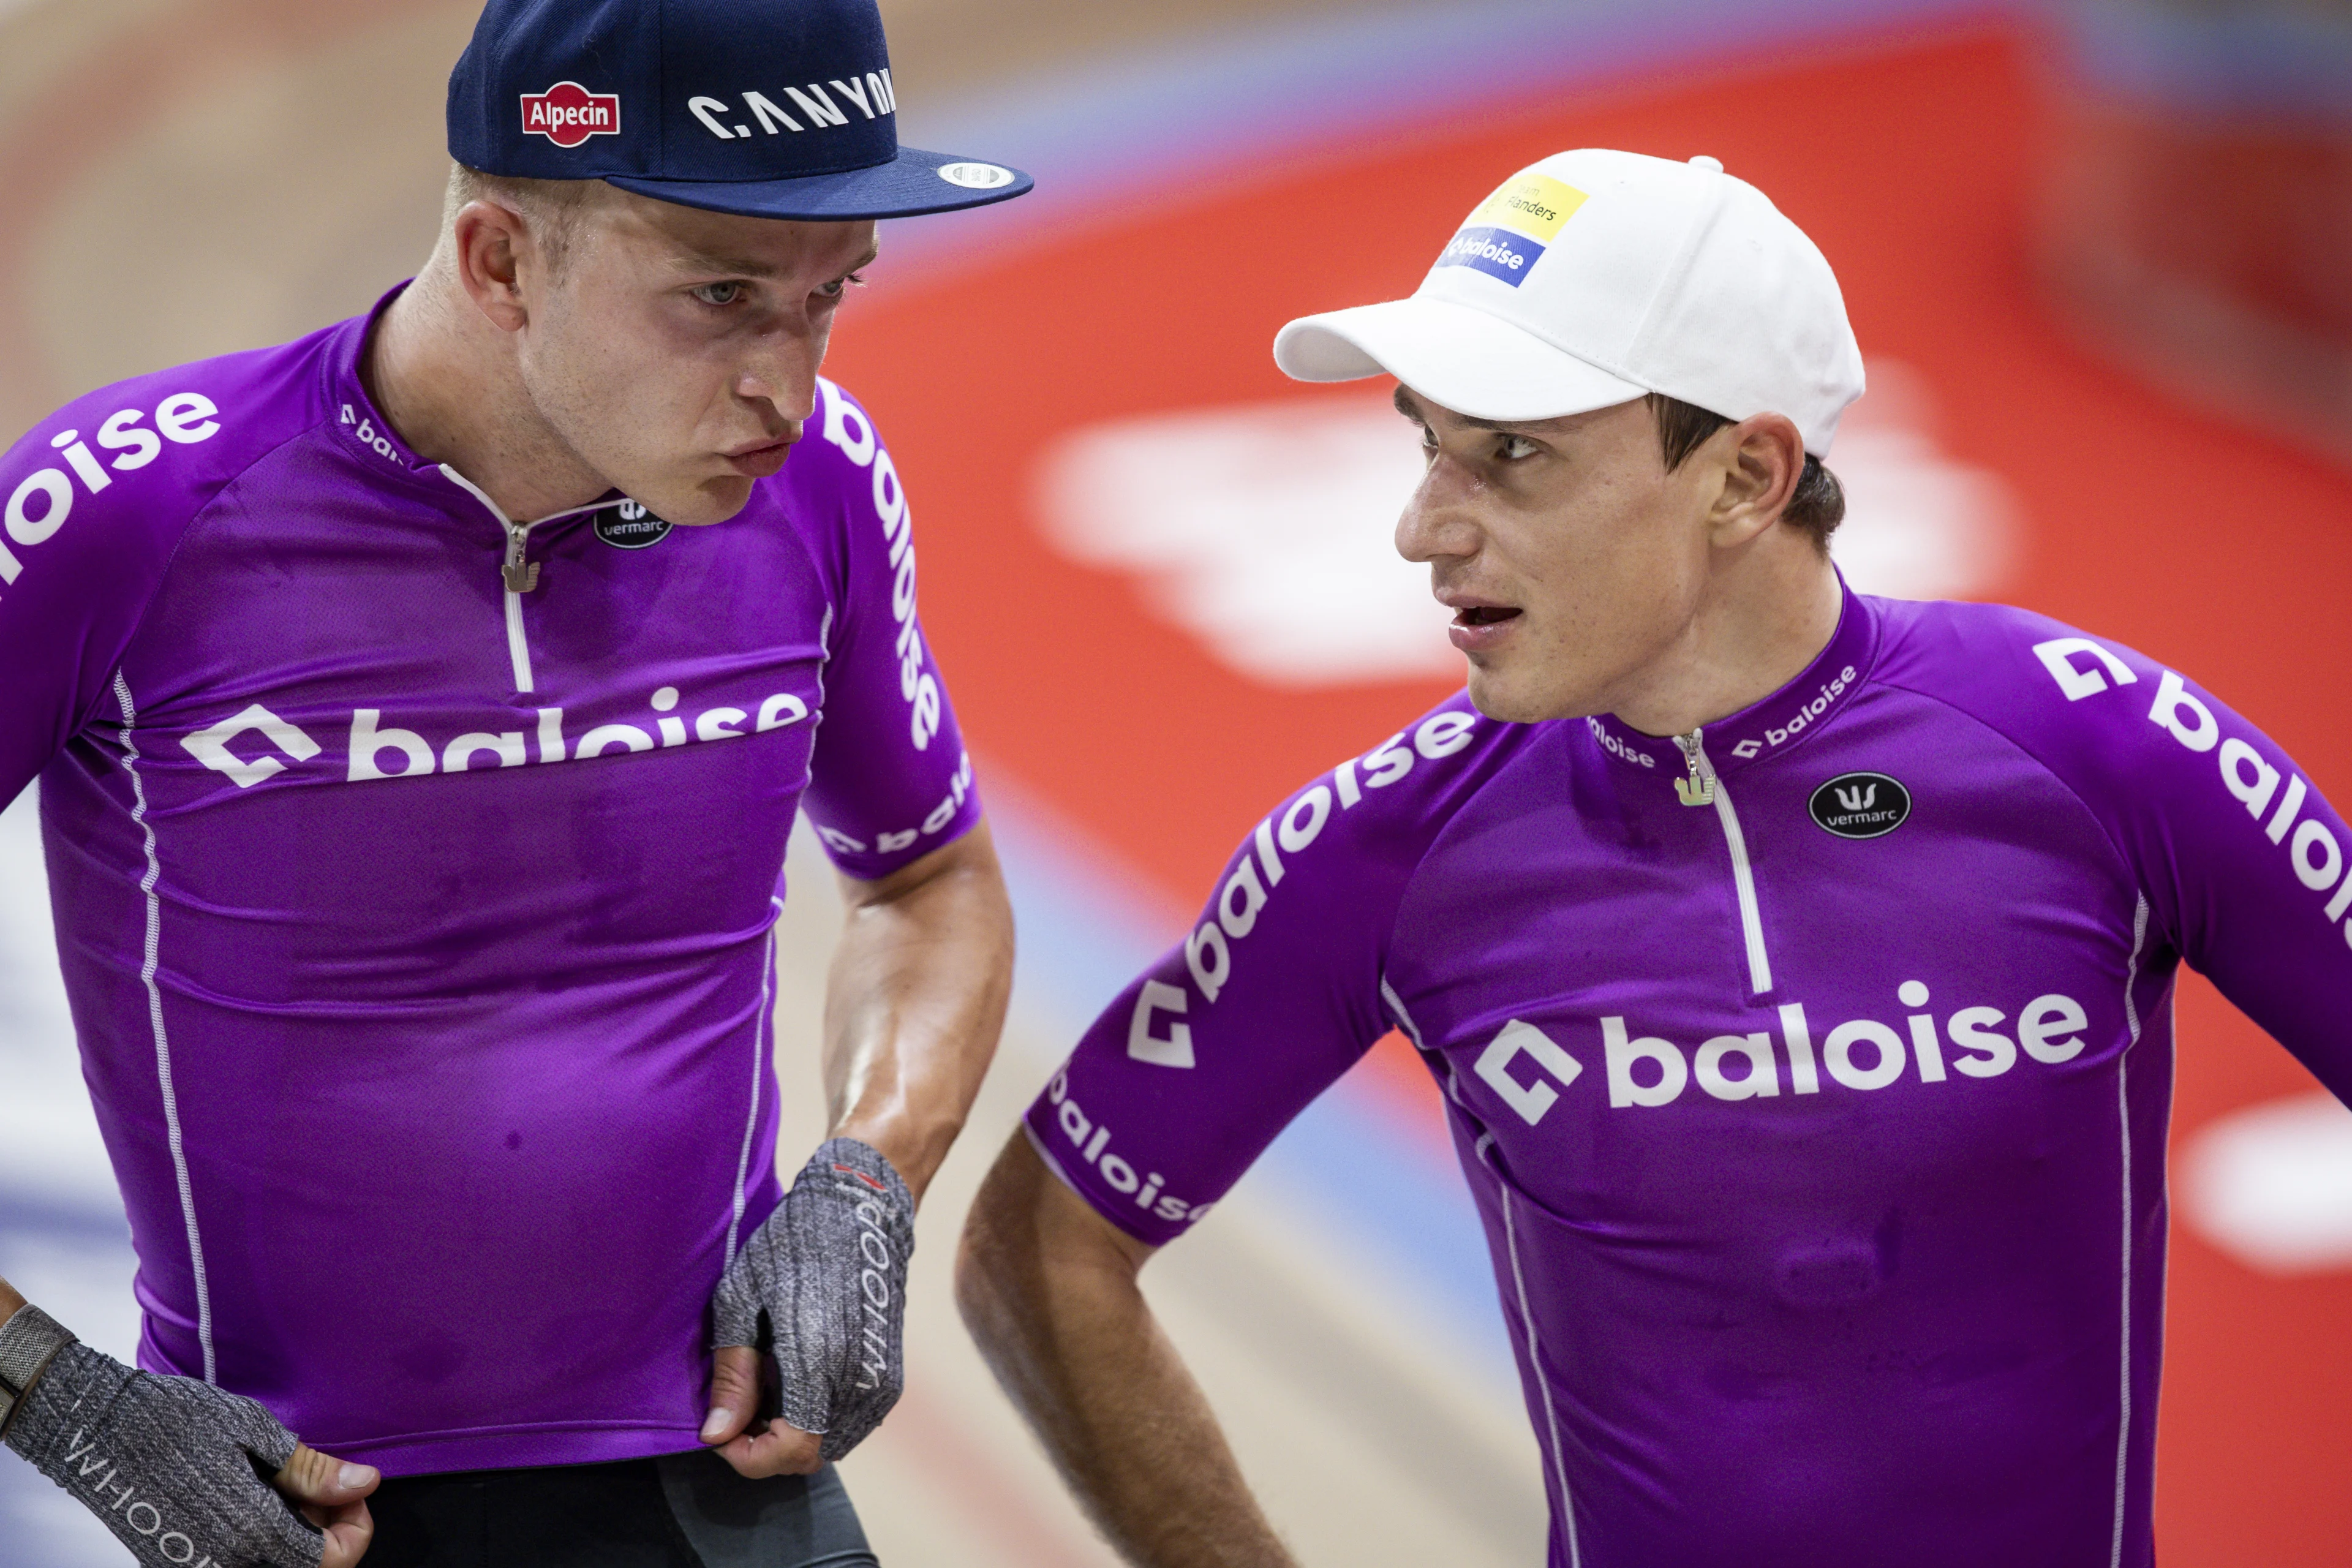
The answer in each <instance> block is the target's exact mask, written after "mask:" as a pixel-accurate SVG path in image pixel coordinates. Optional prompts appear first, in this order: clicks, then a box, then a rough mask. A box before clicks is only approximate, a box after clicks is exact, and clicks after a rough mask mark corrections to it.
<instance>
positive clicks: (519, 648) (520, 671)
mask: <svg viewBox="0 0 2352 1568" xmlns="http://www.w3.org/2000/svg"><path fill="white" fill-rule="evenodd" d="M441 472H442V474H443V475H444V476H445V477H446V479H448V481H449V482H450V483H451V484H453V485H456V486H457V488H458V489H462V490H464V491H465V492H466V493H467V495H470V496H472V497H473V498H474V499H475V500H478V501H480V502H481V503H482V505H483V506H484V507H486V508H488V510H489V514H490V515H491V516H492V517H494V518H497V519H498V520H499V527H500V528H501V529H503V530H505V531H506V536H507V553H506V559H505V560H503V561H501V562H500V563H499V577H500V578H501V579H502V580H503V581H504V582H505V584H506V590H507V658H509V659H510V660H511V661H512V662H513V664H514V679H515V689H516V690H517V691H535V690H537V689H538V688H536V687H535V686H533V685H532V684H531V679H530V641H529V640H528V639H527V638H525V637H524V636H523V629H522V596H523V595H525V594H528V593H530V591H531V590H532V589H534V588H536V587H538V586H539V564H538V563H536V562H534V561H530V560H526V559H525V558H524V552H525V551H526V550H527V549H529V547H530V531H531V530H532V529H534V528H537V527H538V526H539V523H540V522H553V521H556V520H557V519H559V518H566V517H576V516H578V515H579V514H580V513H582V512H583V511H594V510H596V509H597V508H599V507H601V506H603V505H604V502H603V501H601V500H594V501H590V502H589V503H588V504H587V505H586V506H575V507H567V508H565V509H564V510H562V511H555V512H550V513H548V514H547V515H546V516H545V517H542V518H541V519H540V520H539V522H517V521H514V520H513V519H511V518H509V516H507V514H506V513H505V512H503V511H501V510H499V503H498V502H496V501H494V500H491V499H490V497H489V492H488V491H487V490H485V489H482V487H481V486H479V485H478V484H476V483H475V482H474V481H473V480H471V479H467V477H466V476H465V475H463V474H461V473H459V472H458V471H457V469H455V468H451V467H450V466H449V465H448V464H446V463H444V464H442V465H441Z"/></svg>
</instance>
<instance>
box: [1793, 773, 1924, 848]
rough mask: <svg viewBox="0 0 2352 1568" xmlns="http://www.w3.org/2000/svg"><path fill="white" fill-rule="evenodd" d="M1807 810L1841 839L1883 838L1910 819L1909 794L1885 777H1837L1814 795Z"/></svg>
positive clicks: (1859, 774) (1876, 775)
mask: <svg viewBox="0 0 2352 1568" xmlns="http://www.w3.org/2000/svg"><path fill="white" fill-rule="evenodd" d="M1808 809H1809V810H1810V811H1811V813H1812V816H1813V820H1814V821H1815V822H1817V823H1819V824H1821V826H1822V827H1824V828H1826V829H1828V830H1829V831H1830V832H1832V833H1834V834H1836V835H1837V836H1838V837H1840V838H1883V837H1885V836H1886V835H1887V834H1890V833H1892V832H1894V831H1895V829H1896V828H1898V827H1900V826H1903V823H1904V819H1905V818H1906V817H1908V816H1910V815H1911V792H1910V791H1909V790H1907V789H1905V788H1904V787H1903V785H1902V784H1899V783H1897V782H1896V781H1895V780H1894V779H1891V778H1889V777H1887V776H1886V775H1885V773H1840V774H1838V776H1837V777H1835V778H1833V779H1832V780H1830V781H1829V783H1827V784H1823V785H1822V787H1821V788H1819V789H1817V790H1815V791H1813V798H1812V799H1811V802H1809V803H1808Z"/></svg>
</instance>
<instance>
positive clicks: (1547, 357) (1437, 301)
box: [1274, 147, 1863, 457]
mask: <svg viewBox="0 0 2352 1568" xmlns="http://www.w3.org/2000/svg"><path fill="white" fill-rule="evenodd" d="M1274 358H1275V363H1276V364H1278V365H1280V366H1281V367H1282V368H1283V370H1284V371H1285V372H1286V373H1287V374H1290V375H1292V376H1294V377H1296V378H1297V379H1298V380H1300V381H1353V380H1356V379H1358V378H1359V377H1361V376H1367V375H1378V374H1381V373H1382V372H1384V371H1385V372H1386V373H1388V374H1391V375H1393V376H1395V377H1396V378H1397V379H1398V380H1399V381H1402V382H1403V383H1404V384H1406V385H1407V386H1409V387H1411V388H1412V390H1413V391H1415V392H1417V393H1419V394H1421V395H1423V396H1425V397H1429V398H1432V399H1433V400H1434V401H1436V402H1437V403H1438V404H1440V405H1443V406H1444V407H1446V408H1449V409H1452V410H1454V412H1455V413H1457V414H1465V415H1468V416H1471V417H1473V418H1476V419H1501V420H1510V421H1519V420H1534V419H1551V418H1556V417H1558V416H1561V415H1565V414H1581V413H1584V412H1586V411H1587V410H1589V409H1594V408H1606V407H1609V406H1611V405H1614V404H1619V403H1626V402H1630V401H1632V400H1633V399H1634V398H1636V397H1640V396H1642V395H1643V394H1644V393H1651V392H1659V393H1664V394H1665V395H1667V396H1669V397H1676V398H1680V399H1681V400H1682V401H1684V402H1685V403H1690V404H1695V405H1697V406H1699V407H1701V408H1704V409H1706V410H1708V411H1709V412H1710V413H1714V414H1719V415H1722V416H1725V417H1727V418H1730V419H1734V420H1738V419H1747V418H1749V417H1751V416H1755V415H1758V414H1782V415H1786V416H1788V417H1789V418H1790V420H1791V421H1792V422H1793V423H1794V424H1795V425H1796V426H1797V429H1798V431H1799V432H1800V433H1801V435H1802V436H1803V437H1804V440H1805V450H1806V451H1808V452H1811V453H1812V454H1813V455H1814V456H1815V457H1826V456H1828V454H1829V449H1830V439H1831V437H1833V436H1834V435H1836V433H1837V424H1838V416H1840V415H1841V414H1843V413H1844V412H1845V408H1846V405H1848V404H1850V403H1852V402H1853V400H1854V399H1855V398H1857V397H1860V396H1861V395H1862V385H1863V377H1862V350H1861V348H1860V347H1859V346H1858V345H1856V343H1855V342H1854V341H1853V327H1852V326H1851V325H1849V324H1848V323H1847V321H1846V318H1845V300H1844V298H1843V296H1842V295H1841V294H1840V293H1839V292H1838V285H1837V277H1836V275H1835V274H1833V273H1832V272H1831V270H1830V264H1829V262H1828V260H1827V259H1826V258H1823V257H1822V253H1821V251H1820V249H1819V248H1818V247H1816V246H1815V245H1814V244H1813V242H1812V241H1811V240H1810V239H1808V238H1806V237H1805V234H1804V231H1803V230H1802V229H1801V228H1799V227H1798V226H1796V225H1795V224H1793V223H1790V221H1789V220H1788V219H1787V218H1786V217H1783V216H1781V215H1780V209H1779V208H1777V207H1775V206H1774V205H1772V204H1771V203H1770V202H1769V201H1768V200H1766V199H1765V196H1764V193H1763V192H1761V191H1759V190H1758V189H1757V188H1756V187H1755V186H1753V185H1751V184H1748V183H1747V182H1746V181H1745V180H1737V179H1734V178H1732V177H1731V176H1730V175H1729V174H1725V173H1724V172H1723V165H1722V164H1720V163H1717V162H1716V161H1715V160H1714V159H1712V158H1693V159H1692V160H1691V161H1690V162H1689V163H1675V162H1673V161H1672V160H1670V159H1665V158H1651V157H1645V156H1643V154H1641V153H1614V152H1610V151H1608V150H1607V149H1605V148H1594V147H1588V148H1583V149H1580V150H1579V151H1577V152H1573V153H1556V154H1554V155H1553V156H1551V157H1549V158H1546V159H1545V160H1544V161H1543V162H1542V163H1536V164H1532V165H1530V166H1529V167H1528V168H1525V169H1522V170H1520V171H1519V172H1518V173H1517V174H1513V175H1512V176H1511V177H1510V178H1509V179H1507V180H1506V181H1504V182H1503V184H1501V185H1499V186H1497V187H1496V191H1495V194H1494V195H1491V196H1488V197H1487V198H1486V200H1485V201H1483V202H1481V203H1479V204H1478V205H1477V206H1476V207H1475V208H1474V209H1473V210H1472V211H1471V214H1470V216H1468V217H1467V218H1465V220H1464V221H1463V225H1462V227H1461V229H1460V230H1459V231H1458V232H1456V233H1455V235H1454V237H1453V238H1452V239H1451V240H1449V241H1448V242H1447V243H1446V247H1445V248H1444V250H1443V251H1441V252H1440V253H1439V255H1438V258H1437V265H1436V266H1434V267H1433V268H1430V269H1429V276H1428V277H1427V278H1425V279H1423V280H1422V284H1421V287H1420V289H1417V290H1415V291H1414V293H1413V296H1412V298H1411V299H1410V300H1389V301H1388V302H1386V303H1385V304H1380V305H1360V306H1358V307H1356V308H1355V309H1353V310H1333V311H1330V312H1328V314H1325V315H1320V316H1307V317H1303V318H1301V319H1300V320H1298V321H1293V322H1291V323H1290V324H1289V325H1287V326H1286V327H1284V328H1283V329H1282V331H1281V333H1280V334H1279V335H1278V336H1276V338H1275V340H1274Z"/></svg>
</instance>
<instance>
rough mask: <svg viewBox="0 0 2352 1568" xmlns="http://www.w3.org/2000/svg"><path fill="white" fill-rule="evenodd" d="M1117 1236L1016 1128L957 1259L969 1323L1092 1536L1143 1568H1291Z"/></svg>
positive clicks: (1125, 1241) (1137, 1247)
mask: <svg viewBox="0 0 2352 1568" xmlns="http://www.w3.org/2000/svg"><path fill="white" fill-rule="evenodd" d="M1147 1254H1148V1249H1147V1248H1146V1247H1144V1246H1143V1244H1142V1243H1140V1242H1137V1241H1134V1240H1132V1239H1130V1238H1128V1237H1124V1236H1122V1235H1120V1234H1118V1233H1117V1232H1115V1231H1114V1230H1113V1229H1112V1227H1111V1226H1110V1225H1109V1224H1108V1222H1107V1221H1105V1220H1103V1219H1102V1218H1101V1217H1100V1216H1099V1215H1096V1214H1095V1213H1094V1211H1093V1210H1092V1209H1089V1208H1087V1206H1086V1205H1085V1204H1084V1202H1083V1201H1082V1200H1080V1199H1079V1198H1078V1197H1076V1195H1075V1194H1072V1193H1071V1192H1070V1191H1069V1190H1068V1189H1067V1188H1066V1187H1065V1186H1063V1185H1062V1184H1061V1183H1060V1182H1059V1181H1057V1180H1056V1179H1055V1177H1054V1175H1053V1173H1051V1172H1049V1171H1047V1170H1046V1169H1045V1165H1044V1163H1043V1162H1042V1161H1040V1160H1039V1159H1038V1158H1037V1155H1036V1152H1035V1151H1034V1150H1033V1149H1032V1148H1031V1147H1030V1146H1029V1143H1028V1141H1027V1140H1026V1139H1025V1138H1024V1137H1023V1136H1022V1135H1021V1134H1020V1133H1018V1132H1015V1133H1014V1134H1013V1142H1012V1143H1011V1144H1010V1145H1009V1146H1008V1147H1007V1148H1006V1149H1005V1151H1004V1153H1003V1156H1001V1157H1000V1158H999V1159H998V1161H997V1163H996V1167H995V1169H994V1170H992V1172H990V1173H989V1177H988V1181H987V1183H986V1184H985V1185H983V1186H982V1189H981V1194H980V1197H979V1199H978V1201H976V1202H975V1203H974V1204H973V1205H972V1211H971V1219H970V1220H969V1222H968V1223H967V1225H966V1226H965V1229H964V1238H963V1250H962V1253H961V1257H960V1258H958V1259H957V1267H956V1297H957V1301H958V1304H959V1305H960V1306H961V1308H962V1310H963V1318H964V1323H965V1326H966V1327H968V1328H969V1329H970V1330H971V1334H972V1338H973V1339H974V1340H976V1341H977V1342H979V1345H980V1349H981V1353H982V1355H984V1356H985V1357H986V1358H987V1360H988V1363H989V1365H990V1366H991V1367H992V1368H993V1369H994V1371H995V1373H996V1377H997V1381H998V1382H999V1383H1001V1384H1003V1387H1004V1391H1005V1393H1006V1394H1008V1395H1010V1396H1011V1398H1012V1400H1013V1403H1014V1404H1015V1405H1018V1406H1019V1407H1020V1408H1021V1411H1022V1414H1023V1415H1025V1416H1027V1417H1028V1420H1029V1425H1030V1426H1031V1427H1032V1428H1033V1429H1034V1431H1035V1432H1036V1433H1037V1436H1038V1437H1039V1439H1040V1440H1041V1441H1042V1442H1043V1443H1044V1444H1045V1450H1046V1452H1047V1454H1048V1455H1049V1456H1051V1457H1052V1458H1053V1460H1054V1463H1055V1466H1056V1467H1058V1468H1060V1470H1061V1472H1062V1476H1063V1479H1065V1480H1066V1481H1067V1482H1068V1484H1069V1486H1070V1489H1071V1490H1072V1491H1073V1492H1074V1493H1076V1496H1077V1498H1078V1500H1079V1501H1080V1503H1081V1504H1082V1505H1083V1506H1084V1507H1085V1508H1086V1510H1087V1513H1088V1515H1089V1516H1091V1517H1092V1518H1093V1520H1094V1521H1095V1523H1096V1525H1097V1528H1099V1529H1100V1530H1101V1531H1103V1533H1104V1534H1105V1535H1106V1536H1108V1538H1109V1539H1110V1542H1111V1543H1112V1544H1113V1545H1114V1546H1115V1547H1117V1548H1118V1552H1120V1554H1121V1555H1122V1556H1124V1557H1125V1558H1126V1559H1127V1560H1128V1561H1129V1563H1135V1564H1137V1565H1139V1568H1291V1565H1292V1562H1293V1560H1292V1558H1291V1556H1290V1553H1289V1552H1287V1551H1286V1550H1285V1548H1284V1547H1283V1545H1282V1542H1280V1541H1279V1540H1278V1539H1277V1538H1276V1535H1275V1533H1274V1529H1273V1527H1272V1526H1271V1525H1270V1524H1269V1523H1267V1521H1266V1519H1265V1514H1264V1512H1262V1511H1261V1510H1259V1508H1258V1506H1257V1502H1256V1500H1255V1498H1253V1497H1252V1496H1251V1495H1250V1491H1249V1487H1248V1483H1246V1482H1245V1481H1244V1480H1243V1479H1242V1474H1241V1469H1240V1467H1239V1466H1238V1465H1236V1464H1235V1463H1234V1456H1233V1451H1232V1449H1231V1448H1230V1447H1227V1446H1226V1443H1225V1438H1224V1434H1223V1432H1222V1431H1220V1430H1219V1429H1218V1426H1217V1419H1216V1415H1214V1413H1213V1412H1212V1411H1211V1410H1210V1408H1209V1403H1208V1400H1207V1398H1206V1397H1205V1396H1204V1395H1203V1394H1202V1392H1201V1388H1200V1385H1199V1384H1197V1383H1195V1382H1194V1381H1193V1380H1192V1373H1190V1372H1189V1371H1188V1370H1187V1369H1186V1368H1185V1366H1184V1363H1183V1359H1182V1358H1181V1356H1179V1355H1178V1354H1177V1352H1176V1347H1175V1346H1174V1345H1173V1344H1171V1342H1169V1340H1168V1337H1167V1335H1166V1334H1164V1333H1163V1332H1161V1331H1160V1324H1159V1321H1158V1320H1157V1319H1155V1318H1154V1317H1153V1316H1152V1314H1151V1309H1150V1305H1149V1304H1148V1303H1147V1302H1146V1301H1145V1300H1144V1299H1143V1292H1142V1290H1141V1289H1139V1286H1138V1284H1137V1279H1136V1274H1137V1270H1138V1268H1139V1267H1140V1266H1141V1263H1142V1261H1143V1259H1144V1258H1145V1257H1146V1256H1147Z"/></svg>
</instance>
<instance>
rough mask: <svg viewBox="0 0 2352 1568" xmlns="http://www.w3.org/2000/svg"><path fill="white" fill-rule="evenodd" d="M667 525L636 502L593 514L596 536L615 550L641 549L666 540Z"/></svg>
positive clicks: (626, 502) (609, 507) (668, 526)
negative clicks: (594, 516)
mask: <svg viewBox="0 0 2352 1568" xmlns="http://www.w3.org/2000/svg"><path fill="white" fill-rule="evenodd" d="M669 530H670V525H669V524H668V523H667V522H666V521H663V520H662V519H660V518H658V517H656V516H655V515H654V514H653V513H652V512H649V511H647V510H646V509H645V508H644V507H643V506H642V505H640V504H639V503H638V502H636V501H633V500H625V501H621V502H619V503H618V504H616V505H614V506H608V507H606V508H605V509H604V510H602V511H600V512H598V513H597V514H596V537H597V538H599V539H601V540H603V541H604V542H605V543H607V544H609V545H611V546H613V548H614V549H615V550H643V549H645V548H646V546H647V545H649V544H659V543H660V542H662V541H663V540H665V539H667V538H668V537H669Z"/></svg>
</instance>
